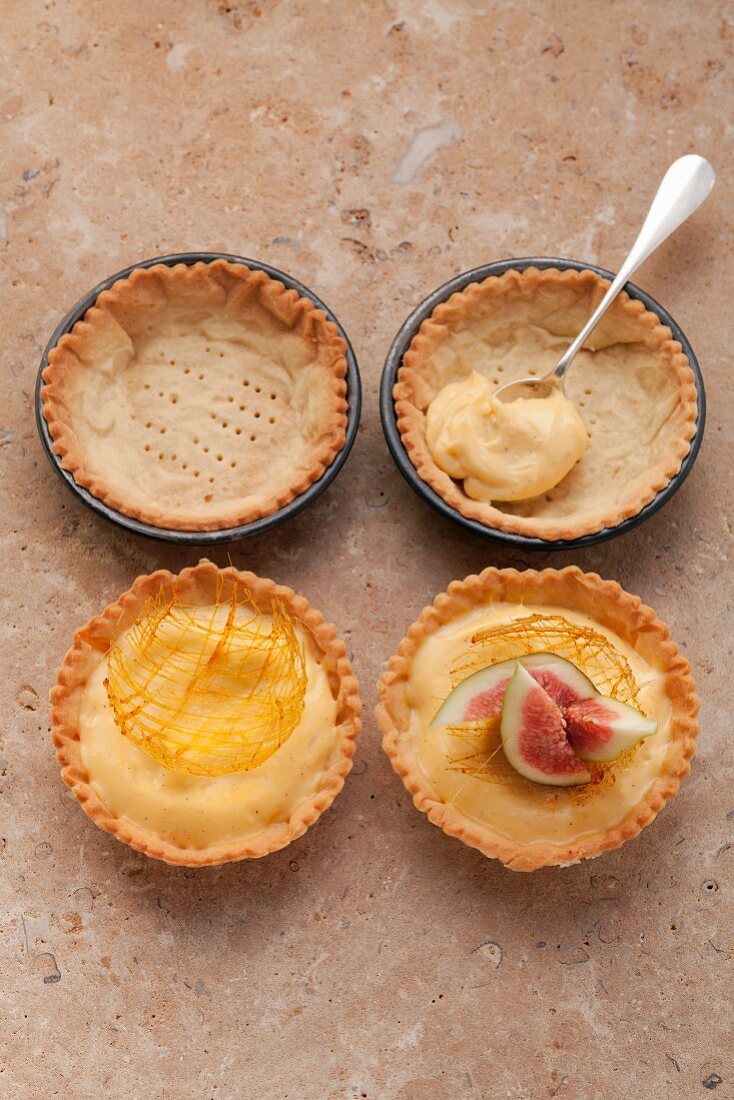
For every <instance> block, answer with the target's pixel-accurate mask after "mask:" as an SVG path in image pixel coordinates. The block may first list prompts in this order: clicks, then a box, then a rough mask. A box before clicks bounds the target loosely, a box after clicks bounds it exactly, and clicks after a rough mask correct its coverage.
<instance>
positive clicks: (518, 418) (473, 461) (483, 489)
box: [426, 371, 589, 501]
mask: <svg viewBox="0 0 734 1100" xmlns="http://www.w3.org/2000/svg"><path fill="white" fill-rule="evenodd" d="M495 389H496V387H495V386H493V384H492V383H491V382H490V381H489V379H488V378H485V377H484V375H481V374H478V373H477V371H472V372H471V374H470V375H469V377H468V378H466V379H465V380H464V381H462V382H452V383H451V384H450V385H448V386H444V388H443V389H442V390H440V391H439V393H438V394H437V395H436V396H435V397H434V399H433V401H432V402H431V404H430V405H429V407H428V410H427V413H426V440H427V442H428V449H429V450H430V452H431V454H432V456H433V459H434V461H435V463H436V465H437V466H439V467H440V468H441V469H442V470H443V471H444V472H445V473H447V474H448V475H449V476H450V477H453V478H456V479H457V480H462V481H463V482H464V492H465V493H466V494H467V496H470V497H471V498H472V499H473V500H485V501H493V500H525V499H527V498H528V497H534V496H538V494H540V493H545V492H547V490H548V489H552V488H553V487H554V486H555V485H557V484H558V483H559V481H562V480H563V478H564V477H565V476H566V474H567V473H568V472H569V470H571V468H572V467H573V466H574V465H575V464H576V463H577V462H578V460H579V459H580V458H581V456H582V455H583V453H584V451H585V450H586V448H587V446H588V442H589V438H588V436H587V434H586V427H585V426H584V422H583V420H582V419H581V417H580V415H579V413H578V411H577V409H576V407H575V405H574V404H573V402H572V401H569V400H568V398H567V397H565V396H564V394H563V393H562V392H561V390H560V389H558V390H556V391H555V392H553V393H551V394H550V395H549V396H548V397H543V398H520V399H519V400H516V401H511V402H508V403H507V404H505V403H504V402H502V401H498V400H497V398H496V397H494V390H495Z"/></svg>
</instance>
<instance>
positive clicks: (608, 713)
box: [564, 692, 658, 763]
mask: <svg viewBox="0 0 734 1100" xmlns="http://www.w3.org/2000/svg"><path fill="white" fill-rule="evenodd" d="M564 716H565V718H566V736H567V737H568V740H569V743H570V744H571V747H572V748H573V749H574V751H575V753H576V755H577V756H579V757H580V758H581V759H582V760H593V761H597V762H599V763H603V762H604V761H607V760H614V759H615V758H616V757H617V756H619V755H620V754H621V753H623V752H626V751H627V749H631V748H633V747H634V746H635V745H636V744H638V742H639V741H642V740H643V738H645V737H650V736H651V735H652V734H653V733H657V728H658V724H657V722H652V721H651V720H650V719H649V718H645V716H644V715H643V714H640V712H639V711H638V710H635V708H634V707H629V706H627V705H626V703H620V701H619V700H618V699H610V698H608V697H607V696H605V695H600V694H599V693H598V692H596V693H595V695H594V696H593V697H592V698H590V699H581V700H579V701H578V702H577V703H572V704H571V705H570V706H568V707H566V708H565V709H564Z"/></svg>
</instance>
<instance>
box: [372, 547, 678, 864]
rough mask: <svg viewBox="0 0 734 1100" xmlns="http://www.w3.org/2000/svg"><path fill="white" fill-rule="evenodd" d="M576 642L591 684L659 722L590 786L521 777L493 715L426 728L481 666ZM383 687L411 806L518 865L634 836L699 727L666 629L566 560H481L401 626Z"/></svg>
mask: <svg viewBox="0 0 734 1100" xmlns="http://www.w3.org/2000/svg"><path fill="white" fill-rule="evenodd" d="M533 617H534V618H533ZM531 619H532V621H531ZM575 638H579V639H581V640H580V641H578V642H574V641H573V639H575ZM574 646H575V652H576V656H575V657H574V659H575V660H576V661H577V662H578V663H579V667H581V668H582V669H583V670H584V671H585V673H586V675H587V676H588V677H589V678H590V679H591V680H592V681H594V682H595V683H596V686H597V687H598V688H599V690H603V692H604V693H605V694H608V695H611V696H615V697H618V698H620V699H621V700H623V701H627V702H629V698H627V699H626V700H625V699H624V698H623V694H622V692H623V691H628V692H631V693H632V695H633V696H634V698H635V700H636V705H637V706H638V707H639V709H640V710H641V711H642V712H643V713H645V714H646V715H647V717H649V718H651V719H654V720H656V721H657V722H658V732H657V733H656V734H655V736H653V737H649V738H648V739H647V740H645V741H644V742H642V743H641V744H639V745H638V746H636V747H635V748H634V750H632V751H631V752H630V753H628V754H625V756H624V757H622V758H620V759H619V760H617V761H615V762H613V764H610V765H609V766H607V767H606V768H605V769H604V770H603V773H600V774H599V775H598V776H597V780H598V781H597V782H595V783H593V784H586V785H583V786H579V787H565V788H560V787H547V786H545V785H543V784H540V783H533V782H530V781H528V780H526V779H523V778H522V777H521V776H519V775H518V774H517V773H516V772H515V771H514V769H513V768H512V767H510V765H509V764H508V762H507V761H506V759H505V758H504V756H503V753H502V749H501V742H500V743H499V745H498V741H497V733H496V728H495V727H492V724H491V723H489V722H488V723H485V724H482V723H478V724H474V725H472V724H469V725H468V726H463V727H455V728H453V727H452V728H442V727H438V728H435V727H434V728H429V727H430V726H431V720H432V718H433V717H434V715H435V714H436V711H437V710H438V708H439V706H440V705H441V704H442V703H443V701H444V699H445V698H446V697H447V696H448V695H449V694H450V692H451V690H452V688H453V687H454V686H455V685H456V683H457V682H461V681H462V680H463V679H464V678H465V677H466V676H467V674H468V672H469V671H471V670H472V669H476V667H477V666H478V665H479V666H482V665H489V664H492V663H494V662H495V661H500V660H503V659H506V658H508V657H518V656H523V655H527V654H528V653H533V652H556V653H558V654H559V655H562V656H563V655H565V656H566V657H568V655H569V652H568V651H569V647H571V648H573V647H574ZM602 658H603V660H602ZM584 662H585V663H584ZM379 694H380V703H379V706H378V709H377V716H378V721H379V724H380V727H381V729H382V732H383V738H384V739H383V745H384V748H385V751H386V752H387V754H388V756H389V757H390V760H391V762H392V765H393V767H394V769H395V770H396V772H397V773H398V775H400V777H401V778H402V780H403V782H404V783H405V786H406V787H407V789H408V790H409V792H410V793H411V795H412V796H413V800H414V802H415V805H416V806H417V807H418V809H419V810H422V811H423V812H424V813H426V814H427V815H428V817H429V818H430V820H431V821H432V822H433V823H434V824H436V825H438V826H439V827H440V828H441V829H443V830H444V832H446V833H448V834H449V835H451V836H455V837H458V838H459V839H460V840H462V841H463V842H464V843H465V844H468V845H470V846H472V847H475V848H478V849H479V850H480V851H481V852H483V853H484V854H485V855H487V856H490V857H493V858H496V859H499V860H501V861H502V862H503V863H504V864H506V865H507V866H508V867H509V868H511V869H512V870H517V871H532V870H536V869H537V868H540V867H546V866H551V865H564V866H565V865H568V864H572V863H576V862H578V861H579V860H582V859H589V858H591V857H594V856H598V855H600V854H601V853H602V852H604V851H607V850H609V849H612V848H617V847H619V845H621V844H623V843H625V842H626V841H627V840H630V839H632V838H633V837H635V836H637V834H638V833H639V832H640V830H641V829H642V828H644V826H646V825H648V824H649V823H650V822H651V821H652V820H653V819H654V817H655V816H656V814H657V813H658V811H659V810H660V809H661V808H662V806H663V805H664V803H665V802H666V801H667V799H669V798H671V797H672V796H673V795H674V794H675V793H676V792H677V791H678V788H679V786H680V783H681V780H682V778H683V776H685V775H686V774H687V772H688V771H689V768H690V759H691V757H692V756H693V754H694V751H695V738H696V734H697V731H698V725H697V722H696V714H697V711H698V697H697V694H696V686H695V683H694V681H693V679H692V678H691V675H690V670H689V666H688V663H687V661H685V660H684V658H682V657H681V656H680V654H679V652H678V649H677V647H676V645H675V644H674V642H672V641H671V640H670V637H669V633H668V628H667V627H666V626H665V625H664V624H663V623H662V622H660V621H659V620H658V619H657V617H656V616H655V613H654V612H653V611H652V610H651V609H650V608H649V607H645V606H644V605H643V604H642V603H641V601H640V600H639V599H638V598H637V597H636V596H632V595H630V594H629V593H627V592H625V591H624V590H623V589H622V588H620V586H619V585H618V584H616V583H614V582H612V581H603V580H602V579H601V578H600V577H598V576H597V575H596V574H587V573H582V572H581V570H579V569H578V568H576V567H570V568H567V569H562V570H559V571H556V570H552V569H546V570H543V571H542V572H536V571H534V570H527V571H524V572H518V571H517V570H514V569H505V570H497V569H493V568H490V569H486V570H485V571H484V572H483V573H481V574H480V575H479V576H470V577H467V578H466V579H465V580H464V581H455V582H453V583H452V584H451V585H449V588H448V590H447V591H446V592H444V593H442V594H441V595H439V596H437V597H436V599H435V601H434V603H433V604H432V606H430V607H427V608H425V609H424V610H423V612H422V613H421V615H420V617H419V618H418V620H417V621H416V622H415V623H413V625H412V626H411V627H410V629H409V630H408V633H407V635H406V637H405V638H404V640H403V641H402V642H401V643H400V645H399V647H398V650H397V652H396V654H395V656H393V658H392V659H391V661H390V663H389V666H388V669H387V671H386V672H385V673H384V674H383V676H382V677H381V679H380V682H379Z"/></svg>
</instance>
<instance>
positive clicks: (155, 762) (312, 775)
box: [51, 561, 361, 866]
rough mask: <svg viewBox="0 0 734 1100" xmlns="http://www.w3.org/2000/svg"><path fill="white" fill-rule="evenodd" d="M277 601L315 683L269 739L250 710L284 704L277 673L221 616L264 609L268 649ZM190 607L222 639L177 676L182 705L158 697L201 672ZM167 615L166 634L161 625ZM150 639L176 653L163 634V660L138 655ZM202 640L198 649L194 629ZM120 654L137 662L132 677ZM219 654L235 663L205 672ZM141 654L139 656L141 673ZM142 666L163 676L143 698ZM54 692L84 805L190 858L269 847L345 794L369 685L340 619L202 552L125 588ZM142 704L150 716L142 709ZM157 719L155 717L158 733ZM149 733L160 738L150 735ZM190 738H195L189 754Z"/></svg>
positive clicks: (179, 857)
mask: <svg viewBox="0 0 734 1100" xmlns="http://www.w3.org/2000/svg"><path fill="white" fill-rule="evenodd" d="M169 607H174V608H175V609H176V613H177V614H178V619H177V620H176V621H174V622H173V627H174V635H172V634H171V621H172V620H171V619H170V618H169V619H165V615H166V614H168V608H169ZM243 607H244V608H245V611H242V612H241V611H240V610H239V609H241V608H243ZM233 608H234V610H233ZM161 609H163V610H161ZM276 612H277V614H278V615H279V616H280V617H281V619H282V620H284V621H286V622H287V623H290V627H289V628H288V629H289V630H291V631H292V637H296V638H297V639H298V645H299V647H300V656H299V657H298V663H297V669H296V675H297V677H301V678H302V679H303V681H304V683H303V691H302V693H301V696H300V700H301V705H302V709H301V711H300V715H296V720H294V721H292V722H291V723H290V725H289V726H288V728H287V729H285V730H284V731H282V736H280V737H278V738H276V739H275V740H273V739H272V737H271V736H270V734H271V732H272V731H268V730H265V727H264V726H263V731H262V732H261V733H258V731H257V729H255V730H254V731H250V729H249V727H250V726H251V724H252V721H253V715H257V714H258V713H261V712H263V709H264V708H265V709H266V710H267V713H268V714H273V713H277V712H278V711H279V710H281V709H282V708H283V705H284V704H283V696H282V695H281V696H278V697H276V696H274V695H273V694H272V691H271V682H265V677H264V675H263V673H262V671H261V668H260V667H259V666H258V667H255V666H253V665H252V663H251V662H252V652H251V651H248V652H246V653H244V655H243V651H242V650H241V648H240V650H238V649H237V648H236V646H237V644H240V640H239V639H235V641H234V642H233V641H232V635H231V634H229V635H226V637H225V634H226V629H225V627H224V625H223V624H225V623H230V624H231V622H232V621H236V622H243V623H249V622H250V619H251V618H252V617H253V615H254V616H257V624H258V625H257V627H256V629H257V630H258V631H259V634H258V635H257V641H258V645H260V649H262V644H261V643H262V642H263V639H264V640H265V641H266V642H267V641H268V639H269V637H270V635H271V634H272V632H273V622H274V616H275V614H276ZM181 616H185V617H186V620H187V623H188V621H190V622H191V624H192V629H193V630H195V631H196V630H198V631H199V636H200V635H201V631H202V629H203V630H204V631H205V632H209V634H210V638H207V640H206V645H207V647H208V648H206V649H205V650H204V649H201V648H200V649H199V650H196V649H195V648H194V650H193V652H194V653H195V654H199V655H201V654H203V655H204V657H205V658H206V660H201V659H200V656H199V657H197V661H198V664H197V669H196V671H197V677H199V678H198V679H190V680H186V679H182V680H181V690H180V691H179V693H178V695H177V696H176V700H177V701H180V700H181V699H184V700H185V701H186V702H185V704H184V706H183V707H181V708H180V709H179V708H178V706H176V707H175V708H173V707H172V706H171V697H170V695H169V696H166V692H165V690H164V691H163V692H161V693H160V694H158V695H157V694H156V691H157V690H158V689H159V688H160V685H162V686H163V688H164V689H165V687H166V684H167V683H169V682H170V683H173V682H174V681H176V678H177V677H178V678H179V679H181V677H180V675H179V674H180V670H181V668H182V667H183V666H184V665H185V667H187V668H188V667H190V661H189V664H188V665H186V663H185V657H186V648H185V647H186V646H187V645H189V643H188V641H187V640H186V639H184V641H183V643H182V642H181V638H182V637H183V635H181V632H180V624H181V621H182V618H181ZM238 616H239V617H238ZM164 620H165V623H166V629H167V630H168V635H167V636H168V639H169V640H168V642H166V640H165V639H166V634H165V633H164V630H163V628H161V627H159V625H158V624H160V623H161V622H162V621H164ZM150 624H154V627H155V629H154V628H153V627H151V625H150ZM215 628H216V629H215ZM187 629H188V626H187ZM176 631H178V634H176ZM153 634H155V635H156V637H157V638H158V640H159V642H160V639H163V644H164V645H166V644H168V645H169V649H170V654H169V655H168V656H166V657H165V659H164V660H162V659H161V648H160V644H159V645H158V648H157V650H155V652H154V654H153V656H154V660H152V659H151V658H150V656H149V654H150V653H151V652H153V651H152V650H150V649H148V651H147V654H148V655H147V656H146V655H145V654H143V656H142V657H140V655H139V654H138V653H136V650H135V646H136V645H139V643H140V639H141V638H142V639H143V641H144V642H146V643H149V642H150V639H151V637H152V635H153ZM172 637H173V643H171V640H170V639H171V638H172ZM292 637H291V639H290V640H291V641H292ZM130 638H133V643H132V644H129V639H130ZM194 643H195V646H200V641H199V640H198V637H196V638H194V639H193V643H192V644H194ZM125 647H127V648H125ZM227 647H229V648H227ZM233 647H234V648H233ZM121 650H122V651H124V652H125V653H126V655H127V659H128V668H127V670H125V669H123V673H125V671H127V676H125V675H123V676H122V679H121V680H120V677H119V664H120V662H119V653H120V651H121ZM223 651H224V652H225V657H226V662H225V663H224V664H221V663H220V666H219V667H217V668H214V676H215V678H214V680H212V679H211V678H209V679H206V678H205V679H203V680H202V679H201V677H200V676H199V673H200V671H201V669H202V668H203V666H204V665H205V664H206V665H207V666H208V667H210V668H213V667H214V666H213V665H212V655H213V654H214V658H215V659H219V658H220V656H221V654H222V652H223ZM131 653H132V654H133V655H134V657H135V661H136V664H135V667H134V668H133V670H132V672H130V668H131V667H132V665H133V662H132V661H131V660H130V654H131ZM182 654H183V655H184V656H182ZM113 655H115V656H116V658H117V664H116V665H114V664H113V660H112V657H113ZM189 655H190V654H189ZM256 656H257V655H256ZM258 659H259V658H258ZM146 662H147V663H146ZM232 662H234V664H233V663H232ZM243 662H244V663H243ZM247 662H250V663H249V664H248V663H247ZM154 665H155V667H153V666H154ZM141 669H142V670H143V671H146V670H147V673H150V672H151V670H152V673H153V675H152V676H151V675H148V674H146V676H145V677H144V679H145V680H146V684H152V698H151V697H150V695H151V693H150V692H147V695H146V697H145V698H143V699H142V704H141V697H140V693H139V692H138V694H137V695H136V691H137V690H138V686H139V684H140V680H141V677H140V676H139V675H138V673H139V671H140V670H141ZM253 669H254V672H253ZM136 670H137V671H136ZM115 677H116V678H115ZM136 677H137V684H136ZM113 679H114V683H113ZM120 682H121V683H122V689H121V688H120ZM202 683H203V684H204V685H205V688H202V687H201V686H200V685H201V684H202ZM245 683H246V685H247V690H248V691H250V692H251V695H250V696H247V695H246V694H244V693H243V695H242V699H243V700H244V702H242V704H241V700H240V698H239V697H237V691H235V690H233V685H234V687H235V688H237V687H238V685H239V686H241V685H242V684H245ZM253 684H254V685H255V688H254V689H253V687H252V685H253ZM111 685H112V686H111ZM156 685H158V688H157V687H156ZM276 686H277V685H276ZM113 687H114V691H113ZM177 690H178V689H177ZM266 690H267V692H269V693H270V694H268V696H267V698H265V696H264V693H265V691H266ZM197 691H198V695H197ZM203 691H208V692H209V693H210V695H209V697H208V696H207V695H206V694H203V695H202V692H203ZM258 692H259V694H258ZM192 697H193V698H194V703H192V702H191V699H192ZM209 700H210V701H209ZM253 700H254V703H253ZM51 702H52V736H53V742H54V745H55V747H56V755H57V758H58V761H59V764H60V766H61V774H62V777H63V780H64V782H65V783H66V784H67V785H68V786H69V787H71V789H72V790H73V792H74V794H75V795H76V797H77V799H78V800H79V802H80V803H81V805H82V807H83V809H84V811H85V813H86V814H87V815H88V816H89V817H90V818H91V819H92V820H93V821H94V822H95V823H96V824H97V825H99V826H100V827H101V828H103V829H106V830H107V831H108V832H110V833H112V834H113V835H114V836H116V837H117V839H118V840H121V841H124V842H125V843H127V844H129V845H130V846H131V847H133V848H136V849H138V850H139V851H141V852H144V853H145V854H146V855H149V856H153V857H155V858H158V859H162V860H165V861H166V862H168V863H175V864H183V865H187V866H203V865H205V864H219V863H225V862H229V861H232V860H239V859H247V858H252V857H257V856H263V855H266V854H267V853H269V852H274V851H276V850H278V849H279V848H283V847H285V845H287V844H289V843H290V842H291V841H292V840H295V839H296V837H299V836H301V834H302V833H304V832H305V831H306V829H307V828H308V827H309V826H310V825H311V824H313V822H314V821H316V819H317V818H318V817H319V816H320V814H321V813H322V812H323V811H324V810H325V809H326V808H327V807H328V806H330V805H331V803H332V801H333V800H334V798H335V797H336V795H337V794H338V793H339V791H340V790H341V788H342V786H343V784H344V779H345V777H346V775H347V774H348V773H349V771H350V769H351V766H352V755H353V753H354V746H355V738H356V736H357V734H358V732H359V729H360V716H361V702H360V697H359V687H358V684H357V680H356V678H355V676H354V673H353V671H352V668H351V665H350V663H349V660H348V657H347V651H346V647H345V645H344V642H343V641H342V640H341V639H340V638H338V636H337V633H336V628H335V627H334V626H333V625H331V624H329V623H326V622H325V621H324V619H323V617H322V615H321V614H320V613H319V612H318V611H316V610H315V609H314V608H313V607H311V605H310V604H309V602H308V600H306V599H305V598H304V597H303V596H300V595H297V594H296V593H295V592H293V590H292V589H290V588H286V587H283V586H281V585H277V584H275V583H274V582H273V581H271V580H266V579H263V578H261V577H257V576H255V575H254V574H252V573H247V572H240V571H238V570H236V569H234V568H228V569H223V570H222V569H219V568H217V567H216V566H215V565H213V564H212V563H210V562H206V561H204V562H201V563H200V564H199V565H197V566H195V567H193V568H190V569H184V570H183V571H182V572H181V573H180V574H178V575H177V576H174V575H173V574H171V573H169V572H168V571H167V570H160V571H158V572H156V573H153V574H150V575H148V576H142V577H138V579H137V580H136V581H135V583H134V584H133V586H132V588H131V589H130V590H129V591H127V592H125V593H124V594H123V595H122V596H120V598H119V599H118V600H117V601H116V602H115V603H113V604H111V605H110V606H109V607H107V608H106V609H105V611H104V612H103V613H102V614H101V615H98V616H97V617H95V618H93V619H91V620H90V621H89V622H88V623H87V624H86V625H85V626H84V627H82V628H81V629H80V630H79V631H77V633H76V634H75V637H74V644H73V645H72V647H71V649H70V650H69V651H68V653H67V654H66V658H65V660H64V662H63V664H62V666H61V668H60V670H59V675H58V681H57V683H56V685H55V686H54V687H53V689H52V691H51ZM258 707H259V710H258ZM238 708H239V709H238ZM141 714H143V715H144V717H146V718H147V721H148V723H149V724H148V726H147V727H146V726H145V723H144V722H143V721H142V719H141V720H138V719H140V715H141ZM202 715H203V716H204V718H203V721H202ZM233 715H234V716H235V718H236V721H235V723H234V724H232V722H231V719H232V716H233ZM121 716H122V717H121ZM240 716H241V717H240ZM223 718H227V720H228V725H227V728H228V729H229V732H230V738H229V740H227V738H226V737H225V736H222V735H221V730H222V728H223ZM128 720H129V722H128ZM151 721H152V722H153V724H154V726H155V727H156V728H155V729H154V730H153V733H152V734H151V726H150V722H151ZM237 721H239V722H240V723H241V726H242V729H244V730H245V732H247V734H248V737H249V741H248V739H247V738H245V737H242V738H240V741H241V744H240V746H239V747H240V748H241V747H242V745H243V744H244V745H245V746H246V745H247V744H249V745H250V746H251V749H252V751H251V752H250V759H249V760H245V761H244V763H245V767H244V768H243V767H242V766H241V765H242V763H243V759H244V758H243V757H242V754H241V753H240V755H239V756H236V754H235V755H233V753H232V751H231V750H232V744H233V741H234V740H236V739H237V737H239V734H240V728H239V727H238V726H237ZM141 722H142V726H141ZM217 722H218V723H219V724H218V725H217ZM141 728H142V731H143V740H141V737H140V731H141ZM202 728H203V731H204V735H206V734H207V733H211V731H212V730H214V731H215V733H216V734H217V737H218V738H219V743H218V744H215V745H214V746H212V744H211V738H210V741H209V742H207V741H206V740H205V739H204V738H202V736H201V729H202ZM123 729H124V730H125V732H124V733H123ZM192 729H195V731H196V736H195V737H194V738H192V737H191V733H190V731H191V730H192ZM161 732H162V733H163V734H164V735H165V737H164V736H161ZM169 734H170V736H169ZM250 734H252V736H250ZM146 735H149V736H150V745H149V747H148V748H146V747H145V745H144V743H143V742H144V740H145V737H146ZM182 735H185V736H184V739H183V740H181V736H182ZM166 737H167V738H168V740H166V739H165V738H166ZM171 738H173V740H171ZM176 738H179V740H178V741H176ZM186 738H188V744H189V746H190V745H191V744H193V746H194V748H193V750H191V751H190V752H189V754H188V756H187V755H186V745H185V741H186ZM215 740H216V739H215ZM172 744H173V745H174V748H173V749H172V748H171V745H172ZM182 744H183V745H184V751H183V752H181V751H180V746H181V745H182ZM141 746H142V747H141ZM252 746H254V748H252ZM220 749H221V751H218V750H220ZM172 753H173V756H172V755H171V754H172ZM161 761H162V762H161ZM202 764H203V765H204V766H202Z"/></svg>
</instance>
